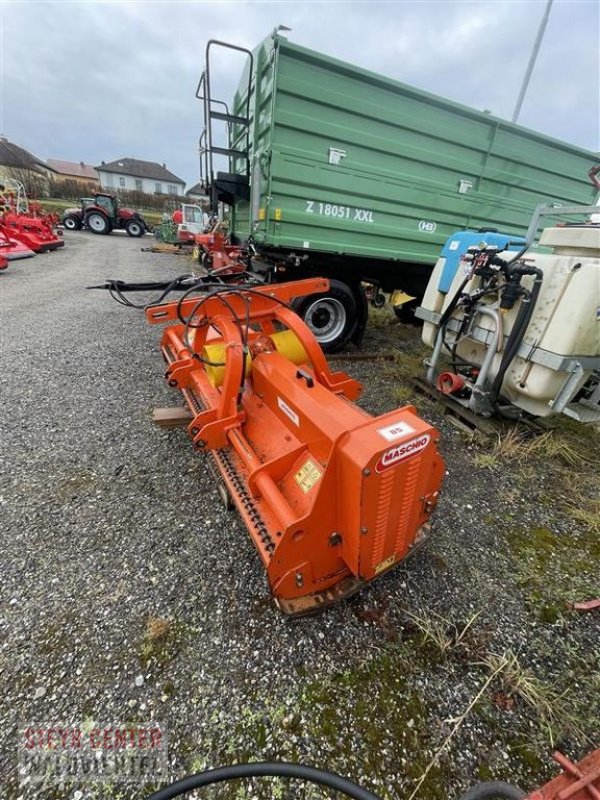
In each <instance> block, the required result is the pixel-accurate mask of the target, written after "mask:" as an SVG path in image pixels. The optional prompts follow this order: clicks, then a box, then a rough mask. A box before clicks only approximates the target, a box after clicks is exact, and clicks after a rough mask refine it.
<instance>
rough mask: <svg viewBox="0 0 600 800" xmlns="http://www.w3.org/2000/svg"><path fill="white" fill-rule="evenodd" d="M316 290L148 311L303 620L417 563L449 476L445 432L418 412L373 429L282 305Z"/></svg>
mask: <svg viewBox="0 0 600 800" xmlns="http://www.w3.org/2000/svg"><path fill="white" fill-rule="evenodd" d="M328 286H329V284H328V281H327V280H326V279H322V278H315V279H307V280H301V281H295V282H290V283H284V284H277V285H268V286H261V287H258V288H256V287H253V288H249V287H245V286H232V285H227V286H225V285H221V286H215V287H213V288H210V289H208V291H207V293H205V294H202V295H200V296H198V295H196V296H190V294H189V292H188V293H186V294H185V295H183V296H182V298H181V299H180V300H179V301H178V302H169V303H164V304H161V305H153V306H151V307H148V308H147V309H146V316H147V318H148V320H149V321H150V322H152V323H163V322H167V323H175V324H173V325H170V326H169V327H167V328H166V330H165V331H164V333H163V337H162V343H161V348H162V352H163V355H164V357H165V359H166V361H167V364H168V369H167V372H166V378H167V381H168V383H169V385H170V386H172V387H174V388H177V389H180V390H181V391H182V393H183V395H184V397H185V400H186V402H187V405H188V406H189V409H190V411H191V413H192V416H193V419H192V420H191V422H190V424H189V426H188V432H189V435H190V436H191V438H192V439H193V442H194V445H195V447H196V448H197V449H198V450H199V451H202V452H205V451H210V454H211V456H212V458H213V459H214V462H215V464H216V466H217V468H218V471H219V473H220V489H221V492H222V494H223V496H224V498H225V499H227V500H229V501H233V503H234V504H235V506H236V507H237V509H238V511H239V513H240V514H241V516H242V518H243V520H244V522H245V523H246V526H247V528H248V531H249V533H250V536H251V538H252V541H253V542H254V545H255V546H256V549H257V550H258V552H259V555H260V557H261V559H262V561H263V564H264V565H265V568H266V571H267V577H268V581H269V585H270V587H271V590H272V592H273V595H274V596H275V599H276V602H277V604H278V606H279V608H280V609H281V610H282V611H284V612H285V613H286V614H290V615H302V614H308V613H312V612H315V611H318V610H320V609H322V608H323V607H325V606H327V605H330V604H331V603H333V602H335V601H337V600H340V599H342V598H344V597H347V596H348V595H350V594H351V593H353V592H355V591H356V590H357V589H358V588H359V587H361V586H362V585H363V584H364V583H366V582H367V581H370V580H372V579H373V578H375V577H377V576H378V575H381V574H383V573H384V572H386V571H387V570H388V569H391V568H392V567H393V566H395V565H396V564H398V563H399V562H400V561H402V559H404V558H405V557H406V556H408V555H410V554H411V553H413V552H415V551H416V550H417V548H418V547H420V546H421V545H422V544H423V543H424V541H425V539H426V538H427V534H428V525H427V521H428V519H429V517H430V515H431V512H432V511H433V509H434V507H435V504H436V501H437V499H438V494H439V490H440V486H441V482H442V476H443V474H444V462H443V461H442V458H441V456H440V455H439V453H438V450H437V442H438V439H439V434H438V432H437V431H436V430H435V428H433V427H432V426H431V425H429V423H427V422H425V421H424V420H422V419H421V418H420V417H419V416H418V415H417V413H416V410H415V409H414V408H413V407H412V406H405V407H404V408H400V409H397V410H395V411H391V412H389V413H388V414H383V415H382V416H380V417H376V418H373V417H372V416H370V415H369V414H367V413H366V412H365V411H363V410H362V409H360V408H359V407H358V406H356V405H354V403H353V402H352V401H353V400H355V399H356V398H357V397H358V396H359V394H360V392H361V386H360V384H359V383H358V382H357V381H355V380H353V379H352V378H350V377H349V376H347V375H345V374H344V373H342V372H337V373H333V372H331V371H330V369H329V366H328V364H327V361H326V359H325V356H324V355H323V352H322V350H321V348H320V347H319V345H318V344H317V341H316V339H315V338H314V336H313V334H312V333H311V331H310V330H309V328H308V327H307V326H306V324H305V323H304V322H303V321H302V320H301V319H300V317H298V316H297V315H296V314H295V313H294V311H293V310H292V309H291V308H290V307H289V306H288V305H287V303H288V302H289V301H290V300H291V299H292V298H297V297H301V296H303V295H310V294H314V293H316V292H323V291H326V290H327V289H328Z"/></svg>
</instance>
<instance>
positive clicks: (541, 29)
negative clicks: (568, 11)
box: [512, 0, 554, 122]
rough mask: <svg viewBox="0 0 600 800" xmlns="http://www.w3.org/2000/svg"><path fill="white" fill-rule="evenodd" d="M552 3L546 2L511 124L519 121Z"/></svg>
mask: <svg viewBox="0 0 600 800" xmlns="http://www.w3.org/2000/svg"><path fill="white" fill-rule="evenodd" d="M553 2H554V0H547V2H546V10H545V11H544V16H543V17H542V21H541V22H540V27H539V30H538V33H537V36H536V39H535V42H534V45H533V50H532V51H531V56H530V57H529V64H527V69H526V71H525V77H524V78H523V83H522V85H521V91H520V92H519V97H518V98H517V105H516V106H515V110H514V113H513V115H512V121H513V122H516V121H517V120H518V119H519V114H520V113H521V106H522V105H523V100H524V99H525V92H526V91H527V87H528V86H529V81H530V79H531V73H532V72H533V68H534V66H535V62H536V59H537V57H538V53H539V51H540V46H541V44H542V39H543V38H544V33H545V31H546V25H547V24H548V17H549V16H550V9H551V8H552V3H553Z"/></svg>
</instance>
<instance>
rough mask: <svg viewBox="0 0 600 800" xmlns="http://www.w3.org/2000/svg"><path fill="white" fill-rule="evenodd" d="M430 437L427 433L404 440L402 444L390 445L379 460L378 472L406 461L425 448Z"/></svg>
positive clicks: (376, 468) (376, 467)
mask: <svg viewBox="0 0 600 800" xmlns="http://www.w3.org/2000/svg"><path fill="white" fill-rule="evenodd" d="M430 438H431V437H430V436H429V434H428V433H425V434H424V435H423V436H419V437H417V438H416V439H411V440H410V442H403V443H402V444H398V445H396V447H390V449H389V450H386V452H385V453H384V454H383V455H382V456H381V457H380V459H379V461H378V462H377V464H376V466H375V470H376V472H384V470H386V469H389V468H390V467H393V466H395V465H396V464H398V463H400V461H404V460H405V459H407V458H410V457H411V456H414V455H416V454H417V453H419V452H421V450H424V449H425V448H426V447H427V445H428V444H429V440H430Z"/></svg>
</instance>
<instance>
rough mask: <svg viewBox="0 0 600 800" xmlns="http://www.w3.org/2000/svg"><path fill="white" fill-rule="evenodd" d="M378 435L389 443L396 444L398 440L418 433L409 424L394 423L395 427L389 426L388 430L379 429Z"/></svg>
mask: <svg viewBox="0 0 600 800" xmlns="http://www.w3.org/2000/svg"><path fill="white" fill-rule="evenodd" d="M377 433H378V434H379V435H380V436H383V438H384V439H387V441H388V442H395V441H396V439H402V437H403V436H408V434H409V433H416V431H415V429H414V428H411V426H410V425H409V424H408V422H402V421H400V422H394V424H393V425H388V426H387V428H377Z"/></svg>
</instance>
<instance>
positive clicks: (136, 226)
mask: <svg viewBox="0 0 600 800" xmlns="http://www.w3.org/2000/svg"><path fill="white" fill-rule="evenodd" d="M125 230H126V231H127V235H128V236H134V237H135V238H136V239H137V238H139V237H140V236H143V235H144V233H145V231H144V226H143V225H142V223H141V222H138V220H137V219H131V220H129V222H128V223H127V224H126V225H125Z"/></svg>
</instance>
